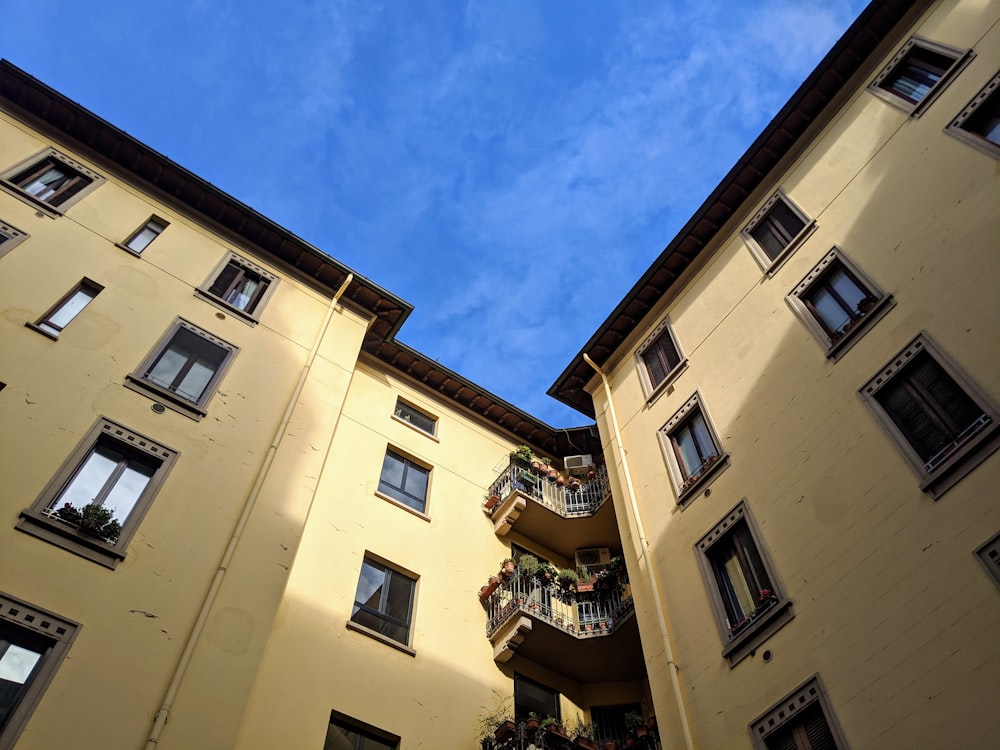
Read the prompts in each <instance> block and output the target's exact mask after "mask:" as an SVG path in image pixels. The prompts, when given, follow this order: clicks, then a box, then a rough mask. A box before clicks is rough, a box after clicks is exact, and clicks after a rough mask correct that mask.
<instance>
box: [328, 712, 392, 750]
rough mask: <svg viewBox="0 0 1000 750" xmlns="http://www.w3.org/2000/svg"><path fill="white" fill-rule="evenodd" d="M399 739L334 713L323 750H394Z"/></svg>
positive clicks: (331, 716)
mask: <svg viewBox="0 0 1000 750" xmlns="http://www.w3.org/2000/svg"><path fill="white" fill-rule="evenodd" d="M398 747H399V737H394V736H393V735H390V734H389V733H387V732H383V731H382V730H380V729H376V728H375V727H372V726H369V725H367V724H363V723H361V722H359V721H357V720H356V719H351V718H350V717H347V716H345V715H343V714H341V713H337V712H336V711H334V712H332V714H331V715H330V726H329V727H328V728H327V730H326V742H325V743H323V750H396V748H398Z"/></svg>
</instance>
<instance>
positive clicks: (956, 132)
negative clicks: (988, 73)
mask: <svg viewBox="0 0 1000 750" xmlns="http://www.w3.org/2000/svg"><path fill="white" fill-rule="evenodd" d="M990 95H993V96H995V97H997V98H1000V72H998V73H997V74H996V75H995V76H993V78H991V79H990V80H989V81H988V82H987V83H986V85H985V86H983V87H982V88H981V89H980V90H979V92H978V93H977V94H976V95H975V96H974V97H972V100H971V101H970V102H969V103H968V104H966V105H965V107H964V108H963V109H962V111H961V112H959V113H958V114H957V115H955V117H954V119H953V120H952V121H951V122H950V123H948V125H947V126H946V127H945V129H944V132H946V133H947V134H948V135H951V136H954V137H955V138H958V139H959V140H960V141H962V142H963V143H967V144H969V145H970V146H972V147H973V148H977V149H979V150H980V151H982V152H983V153H985V154H989V155H990V156H992V157H993V158H994V159H1000V144H996V143H994V142H993V141H990V140H987V139H986V138H983V137H982V136H981V135H978V134H976V133H973V132H971V131H969V130H966V129H965V128H963V127H962V126H963V125H964V124H965V122H966V121H967V120H968V119H969V118H970V117H972V115H973V114H975V112H976V111H977V110H978V109H979V107H980V106H982V104H983V102H985V101H986V100H987V99H989V98H990Z"/></svg>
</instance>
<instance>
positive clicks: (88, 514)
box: [52, 503, 122, 544]
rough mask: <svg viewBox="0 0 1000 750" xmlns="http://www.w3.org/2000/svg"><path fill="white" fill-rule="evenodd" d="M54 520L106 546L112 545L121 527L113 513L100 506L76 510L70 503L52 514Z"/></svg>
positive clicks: (119, 533) (85, 506)
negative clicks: (66, 524)
mask: <svg viewBox="0 0 1000 750" xmlns="http://www.w3.org/2000/svg"><path fill="white" fill-rule="evenodd" d="M52 515H54V516H55V517H56V518H58V519H60V520H62V521H65V522H66V523H69V524H72V525H73V526H76V528H77V529H79V530H80V531H82V532H83V533H84V534H89V535H90V536H95V537H97V538H98V539H101V540H103V541H105V542H107V543H108V544H114V543H115V542H117V541H118V537H119V536H121V533H122V527H121V524H120V523H118V521H116V520H115V517H114V512H113V511H111V510H109V509H107V508H104V507H102V506H100V505H94V504H93V503H91V504H89V505H84V506H83V508H81V509H80V510H77V509H76V508H74V507H73V506H72V505H71V504H70V503H64V504H63V506H62V507H61V508H60V509H59V510H57V511H56V512H55V513H53V514H52Z"/></svg>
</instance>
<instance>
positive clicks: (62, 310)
mask: <svg viewBox="0 0 1000 750" xmlns="http://www.w3.org/2000/svg"><path fill="white" fill-rule="evenodd" d="M102 289H104V287H102V286H101V285H100V284H97V283H95V282H93V281H91V280H90V279H83V280H82V281H81V282H80V283H79V284H77V285H76V286H75V287H74V288H73V289H72V290H71V291H70V292H69V294H67V295H66V296H65V297H63V298H62V299H61V300H59V302H57V303H56V305H55V307H53V308H51V309H50V310H49V311H48V312H47V313H45V315H43V316H42V317H41V318H39V319H38V320H37V321H35V322H34V323H28V324H27V325H28V327H29V328H34V329H35V330H36V331H38V332H39V333H44V334H45V335H46V336H48V337H49V338H53V339H57V338H59V334H60V333H62V331H63V329H64V328H65V327H66V326H68V325H69V324H70V321H72V320H73V319H74V318H75V317H76V316H77V315H79V314H80V313H81V312H83V308H85V307H86V306H87V305H89V304H90V302H91V300H93V299H94V297H96V296H97V295H98V294H100V293H101V290H102Z"/></svg>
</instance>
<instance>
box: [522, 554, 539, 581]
mask: <svg viewBox="0 0 1000 750" xmlns="http://www.w3.org/2000/svg"><path fill="white" fill-rule="evenodd" d="M539 566H541V562H539V560H538V558H537V557H535V556H534V555H521V556H520V557H519V558H518V559H517V570H518V572H519V573H520V574H521V576H522V577H523V578H525V579H530V578H533V577H535V576H536V575H537V574H538V568H539Z"/></svg>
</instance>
